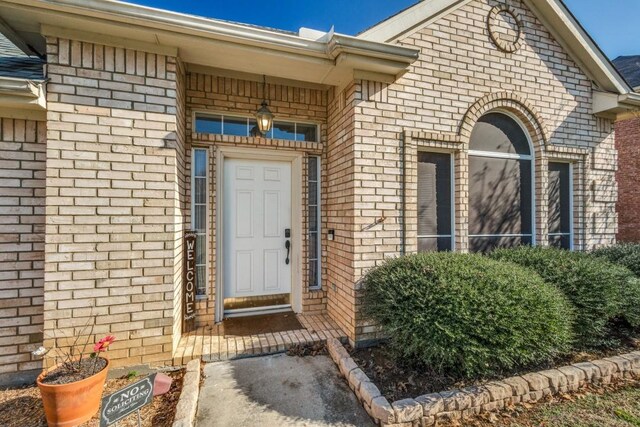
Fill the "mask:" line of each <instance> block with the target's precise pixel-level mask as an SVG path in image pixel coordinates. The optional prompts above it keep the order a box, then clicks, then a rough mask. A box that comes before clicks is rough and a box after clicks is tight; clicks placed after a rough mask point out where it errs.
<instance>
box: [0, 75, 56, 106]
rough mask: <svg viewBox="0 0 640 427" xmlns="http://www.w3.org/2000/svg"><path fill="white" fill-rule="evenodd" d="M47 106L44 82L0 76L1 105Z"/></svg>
mask: <svg viewBox="0 0 640 427" xmlns="http://www.w3.org/2000/svg"><path fill="white" fill-rule="evenodd" d="M2 106H6V107H12V108H42V109H46V108H47V101H46V96H45V90H44V84H43V82H34V81H31V80H24V79H16V78H12V77H0V107H2Z"/></svg>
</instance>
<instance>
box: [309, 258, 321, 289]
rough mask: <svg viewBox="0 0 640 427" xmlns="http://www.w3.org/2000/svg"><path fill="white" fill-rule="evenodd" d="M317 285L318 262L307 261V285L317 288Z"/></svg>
mask: <svg viewBox="0 0 640 427" xmlns="http://www.w3.org/2000/svg"><path fill="white" fill-rule="evenodd" d="M318 286H320V284H319V283H318V263H317V262H316V261H309V287H310V288H317V287H318Z"/></svg>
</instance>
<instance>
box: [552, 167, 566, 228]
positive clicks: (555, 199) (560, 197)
mask: <svg viewBox="0 0 640 427" xmlns="http://www.w3.org/2000/svg"><path fill="white" fill-rule="evenodd" d="M570 169H571V166H570V165H569V164H568V163H549V233H552V234H553V233H564V234H568V233H571V172H570Z"/></svg>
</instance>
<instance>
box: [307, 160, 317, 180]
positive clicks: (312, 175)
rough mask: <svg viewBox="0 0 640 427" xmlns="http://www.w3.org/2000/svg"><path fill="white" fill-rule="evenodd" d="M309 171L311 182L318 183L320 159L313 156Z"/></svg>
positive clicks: (309, 163)
mask: <svg viewBox="0 0 640 427" xmlns="http://www.w3.org/2000/svg"><path fill="white" fill-rule="evenodd" d="M307 165H308V169H309V172H308V173H309V181H317V180H318V158H317V157H314V156H311V157H309V162H308V163H307Z"/></svg>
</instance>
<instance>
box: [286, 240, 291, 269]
mask: <svg viewBox="0 0 640 427" xmlns="http://www.w3.org/2000/svg"><path fill="white" fill-rule="evenodd" d="M284 247H285V248H287V259H286V260H285V261H284V262H285V264H287V265H289V249H291V241H289V240H287V241H286V242H284Z"/></svg>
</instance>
